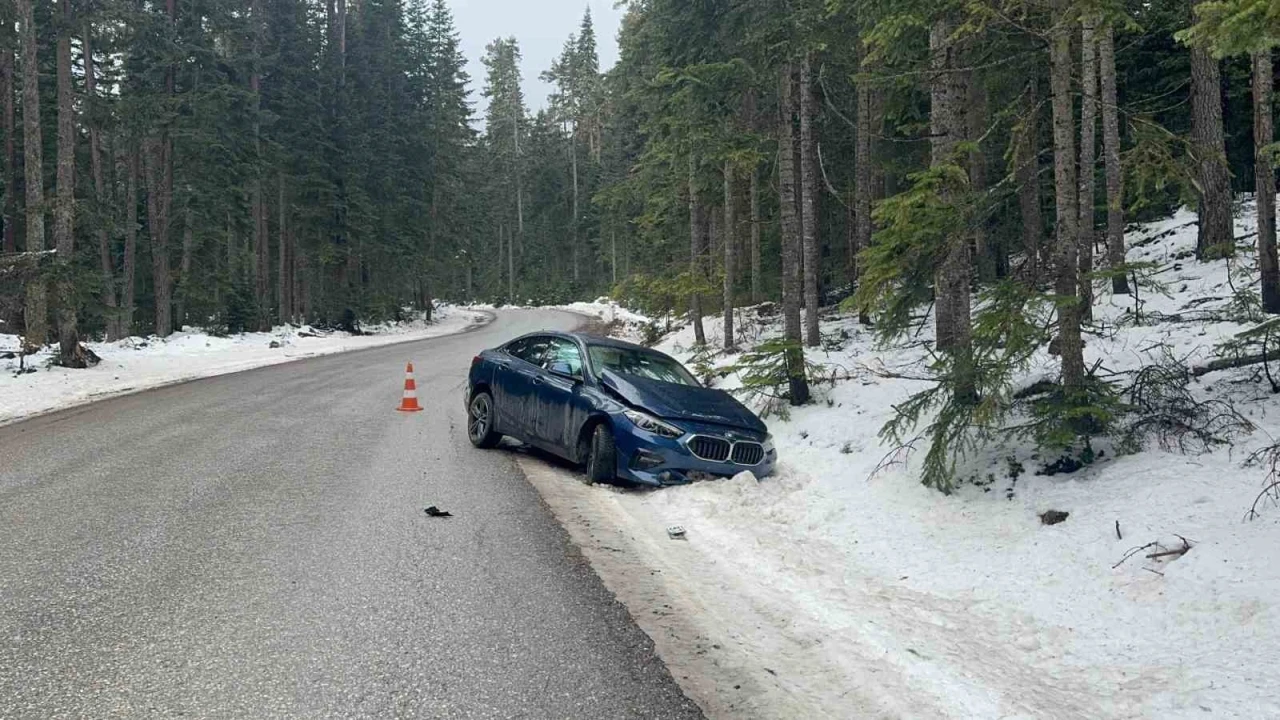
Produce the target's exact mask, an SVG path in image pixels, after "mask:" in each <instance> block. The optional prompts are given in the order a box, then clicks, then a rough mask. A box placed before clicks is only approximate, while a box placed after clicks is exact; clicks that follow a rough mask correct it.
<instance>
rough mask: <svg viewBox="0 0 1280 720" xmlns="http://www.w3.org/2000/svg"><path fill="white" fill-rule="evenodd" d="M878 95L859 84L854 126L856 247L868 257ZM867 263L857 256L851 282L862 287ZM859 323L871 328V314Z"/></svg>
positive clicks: (864, 314) (860, 316)
mask: <svg viewBox="0 0 1280 720" xmlns="http://www.w3.org/2000/svg"><path fill="white" fill-rule="evenodd" d="M875 93H876V90H875V89H874V88H872V87H871V83H869V82H867V81H865V80H863V81H860V82H859V83H858V97H857V101H858V103H857V104H858V107H857V117H856V119H855V123H854V133H855V134H854V150H853V153H854V157H853V162H854V165H853V247H854V252H855V253H857V255H861V254H862V253H865V252H866V251H867V249H868V248H870V247H871V233H872V230H873V225H872V222H871V200H872V197H874V195H875V180H874V176H875V168H876V158H875V144H874V142H873V139H872V123H873V116H874V115H875ZM864 270H865V263H863V262H862V260H861V259H860V258H859V257H857V256H855V257H854V261H853V278H852V280H853V281H854V282H855V283H856V284H857V285H859V286H861V284H862V275H863V272H864ZM858 322H859V323H861V324H862V325H870V324H871V314H870V313H868V312H867V311H866V310H859V311H858Z"/></svg>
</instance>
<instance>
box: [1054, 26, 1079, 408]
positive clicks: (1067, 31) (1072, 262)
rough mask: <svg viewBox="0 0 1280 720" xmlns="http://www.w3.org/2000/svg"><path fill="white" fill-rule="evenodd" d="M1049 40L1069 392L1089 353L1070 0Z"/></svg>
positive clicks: (1062, 335) (1062, 350)
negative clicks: (1084, 330) (1079, 290)
mask: <svg viewBox="0 0 1280 720" xmlns="http://www.w3.org/2000/svg"><path fill="white" fill-rule="evenodd" d="M1053 9H1054V12H1053V28H1052V30H1051V31H1050V37H1049V63H1050V69H1049V79H1050V84H1051V86H1052V90H1053V185H1054V197H1055V198H1056V200H1057V239H1056V252H1055V255H1056V260H1057V261H1056V262H1055V263H1054V265H1055V267H1054V270H1055V271H1056V279H1055V282H1054V292H1055V294H1056V295H1057V296H1058V298H1057V301H1058V352H1059V354H1060V355H1061V356H1062V384H1063V386H1064V387H1066V388H1067V389H1068V390H1071V389H1075V388H1078V387H1080V386H1082V385H1083V384H1084V352H1083V346H1082V345H1081V340H1080V302H1079V297H1078V296H1077V294H1076V287H1077V282H1076V279H1077V275H1078V274H1079V272H1078V253H1077V243H1079V223H1080V215H1079V208H1078V205H1079V188H1078V187H1077V185H1076V161H1077V157H1076V148H1075V118H1074V112H1073V109H1072V96H1071V68H1072V62H1071V26H1070V25H1069V24H1068V22H1069V19H1068V12H1067V9H1068V2H1067V0H1054V5H1053Z"/></svg>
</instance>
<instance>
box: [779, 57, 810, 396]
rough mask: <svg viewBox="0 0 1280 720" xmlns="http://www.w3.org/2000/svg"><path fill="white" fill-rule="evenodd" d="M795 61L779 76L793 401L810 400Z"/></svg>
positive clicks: (785, 302) (785, 310)
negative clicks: (802, 321) (803, 314)
mask: <svg viewBox="0 0 1280 720" xmlns="http://www.w3.org/2000/svg"><path fill="white" fill-rule="evenodd" d="M795 80H796V79H795V63H794V62H792V61H790V60H788V61H786V62H784V63H783V65H782V68H781V71H780V76H779V85H780V88H779V93H778V95H779V103H778V104H779V106H780V110H781V112H780V113H779V117H778V204H779V207H780V213H779V214H780V216H781V222H782V317H783V328H784V332H785V334H786V339H787V340H788V341H789V342H790V343H794V346H793V348H792V349H790V350H788V352H787V376H788V379H789V381H790V382H789V385H790V396H791V397H790V401H791V404H792V405H803V404H804V403H807V402H808V401H809V381H808V378H807V377H806V376H805V366H804V354H803V351H802V350H801V349H800V347H799V346H800V341H801V338H800V293H801V280H800V258H801V247H800V245H801V240H800V232H801V230H800V223H801V220H800V217H799V215H800V213H799V211H798V208H797V206H796V163H795V155H796V143H797V138H796V128H795V115H796V112H797V111H798V110H799V108H798V102H797V101H798V98H797V97H796V92H795V90H796V88H795V84H796V82H795Z"/></svg>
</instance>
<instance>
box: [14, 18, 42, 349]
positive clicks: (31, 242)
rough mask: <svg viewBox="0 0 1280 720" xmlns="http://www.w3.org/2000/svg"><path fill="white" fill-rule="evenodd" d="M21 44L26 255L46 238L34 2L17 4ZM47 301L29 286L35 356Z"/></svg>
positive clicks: (38, 283) (27, 340) (37, 285)
mask: <svg viewBox="0 0 1280 720" xmlns="http://www.w3.org/2000/svg"><path fill="white" fill-rule="evenodd" d="M16 2H17V6H18V25H19V27H20V30H21V35H20V38H19V41H20V43H21V47H22V138H23V145H24V148H25V158H24V164H23V168H24V170H25V172H26V188H27V204H26V208H27V225H26V251H27V252H29V253H42V252H44V249H45V236H44V140H43V137H44V135H43V128H42V127H41V124H40V60H39V55H38V47H39V36H38V34H37V33H36V19H35V9H34V8H33V7H32V0H16ZM47 302H48V299H47V295H46V289H45V283H44V279H43V278H42V277H36V278H35V279H33V280H31V281H29V282H28V283H27V297H26V313H25V315H24V318H25V323H26V333H25V335H24V337H23V345H24V347H25V349H26V351H27V352H34V351H35V350H36V349H38V348H40V347H42V346H44V344H45V343H46V342H47V341H48V339H49V326H48V313H49V311H48V305H47Z"/></svg>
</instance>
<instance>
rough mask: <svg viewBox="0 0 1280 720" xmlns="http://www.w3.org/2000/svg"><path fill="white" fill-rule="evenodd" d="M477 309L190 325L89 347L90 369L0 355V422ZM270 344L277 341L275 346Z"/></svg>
mask: <svg viewBox="0 0 1280 720" xmlns="http://www.w3.org/2000/svg"><path fill="white" fill-rule="evenodd" d="M486 318H487V316H486V315H485V314H484V313H482V312H477V311H473V310H467V309H461V308H457V307H453V306H449V305H441V306H439V307H438V308H437V309H436V311H435V317H434V319H433V322H431V323H426V322H424V321H422V320H421V319H418V320H413V321H409V322H402V323H387V324H383V325H377V326H367V327H365V328H364V330H365V331H366V332H367V333H368V334H367V335H359V336H352V335H349V334H347V333H343V332H324V331H319V330H316V329H314V328H311V327H309V326H305V325H304V326H301V327H293V326H280V327H277V328H275V329H273V330H272V331H271V332H263V333H244V334H241V335H230V336H227V337H214V336H212V335H209V334H207V333H204V332H201V331H199V330H198V329H194V328H188V329H187V331H186V332H179V333H174V334H173V335H170V336H169V337H167V338H164V339H161V338H156V337H151V338H140V337H132V338H126V339H124V340H119V341H116V342H111V343H100V342H90V343H87V346H88V347H89V348H90V349H91V350H93V351H94V352H95V353H97V354H98V356H99V357H101V358H102V362H101V363H99V364H98V365H97V366H95V367H92V368H89V369H87V370H68V369H65V368H61V367H56V366H51V365H50V363H49V360H50V358H51V357H52V355H51V353H52V352H53V351H54V347H53V346H50V347H48V348H46V349H45V350H44V351H43V352H41V353H39V354H37V355H32V356H29V357H27V358H26V365H27V366H28V367H34V368H36V372H34V373H28V374H18V373H17V371H18V365H19V362H18V358H17V357H12V358H7V359H0V423H5V422H12V421H13V420H16V419H18V418H23V417H28V416H30V415H34V414H37V413H41V412H46V411H49V410H55V409H60V408H64V407H70V406H72V405H79V404H81V403H85V402H89V401H91V400H97V399H100V398H103V397H108V396H111V395H120V394H123V393H126V392H132V391H136V390H144V389H146V388H152V387H158V386H160V385H168V384H171V383H175V382H181V381H183V380H190V379H193V378H198V377H207V376H210V375H222V374H225V373H231V372H237V371H239V370H248V369H250V368H255V367H260V366H263V365H274V364H276V363H282V362H288V361H290V360H296V359H298V358H304V357H312V356H315V355H328V354H331V353H336V352H343V351H346V350H357V349H360V348H368V347H376V346H378V345H387V344H391V343H397V342H405V341H409V340H419V339H423V338H429V337H435V336H438V335H447V334H449V333H454V332H459V331H461V330H465V329H466V328H467V327H469V326H471V325H474V324H476V323H481V322H484V321H485V319H486ZM273 344H275V345H276V347H272V345H273ZM18 345H19V338H18V336H16V335H4V334H0V356H3V355H9V354H12V353H14V352H16V351H17V349H18Z"/></svg>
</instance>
